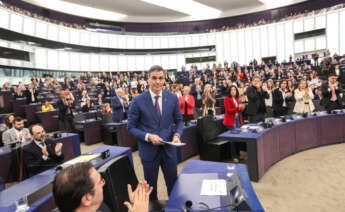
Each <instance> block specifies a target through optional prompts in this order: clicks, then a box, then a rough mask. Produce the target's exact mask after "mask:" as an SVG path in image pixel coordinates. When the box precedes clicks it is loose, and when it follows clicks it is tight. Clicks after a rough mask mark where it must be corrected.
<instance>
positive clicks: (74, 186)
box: [53, 162, 95, 212]
mask: <svg viewBox="0 0 345 212" xmlns="http://www.w3.org/2000/svg"><path fill="white" fill-rule="evenodd" d="M92 167H93V165H92V163H90V162H84V163H78V164H75V165H72V166H69V167H67V168H66V169H64V170H62V171H61V172H59V173H58V174H56V176H55V179H54V182H53V195H54V199H55V204H56V206H57V207H58V208H59V210H60V211H61V212H73V211H75V209H77V208H78V207H79V206H80V201H81V199H82V197H83V196H84V195H85V194H92V195H93V194H94V190H93V189H94V186H95V185H94V183H93V181H92V179H91V178H90V170H91V168H92Z"/></svg>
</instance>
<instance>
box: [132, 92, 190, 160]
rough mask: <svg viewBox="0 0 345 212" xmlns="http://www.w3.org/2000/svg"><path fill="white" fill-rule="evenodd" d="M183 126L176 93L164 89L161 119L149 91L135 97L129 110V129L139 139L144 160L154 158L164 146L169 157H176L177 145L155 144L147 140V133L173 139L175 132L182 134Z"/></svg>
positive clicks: (168, 139) (140, 151) (166, 139)
mask: <svg viewBox="0 0 345 212" xmlns="http://www.w3.org/2000/svg"><path fill="white" fill-rule="evenodd" d="M174 125H175V126H174ZM183 127H184V126H183V119H182V115H181V110H180V105H179V102H178V99H177V96H176V95H175V94H173V93H171V92H169V91H165V90H163V92H162V117H161V120H159V119H158V116H157V113H156V110H155V108H154V105H153V102H152V98H151V94H150V92H149V91H145V92H144V93H142V94H140V95H139V96H137V97H135V98H134V99H133V101H132V103H131V106H130V108H129V112H128V123H127V129H128V132H129V134H130V135H132V136H133V137H134V138H136V139H137V140H138V141H139V142H138V146H139V155H140V157H141V158H142V160H145V161H152V160H154V159H155V158H156V155H157V153H158V152H159V151H158V150H159V149H160V148H162V147H163V149H164V151H165V152H166V154H167V155H168V156H169V157H172V158H175V159H176V147H174V146H171V145H163V146H162V147H161V146H154V145H152V144H151V143H149V142H146V141H145V135H146V133H153V134H156V135H159V136H160V137H161V138H162V139H164V140H165V141H171V140H172V137H173V135H174V133H178V134H179V135H180V136H181V135H182V132H183Z"/></svg>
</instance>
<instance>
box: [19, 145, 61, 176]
mask: <svg viewBox="0 0 345 212" xmlns="http://www.w3.org/2000/svg"><path fill="white" fill-rule="evenodd" d="M45 143H46V146H47V151H48V153H49V157H48V159H47V160H43V158H42V155H43V154H42V149H41V148H40V147H39V146H38V145H37V144H36V143H35V142H34V141H31V142H30V143H29V144H28V145H26V146H24V151H23V159H24V163H25V166H26V168H27V171H28V175H29V177H31V176H33V175H36V174H38V173H41V172H43V171H45V170H48V169H50V168H52V167H54V166H57V165H58V164H60V163H61V162H62V161H63V159H64V155H63V153H62V154H61V155H60V156H57V155H56V154H55V141H53V140H50V139H46V140H45Z"/></svg>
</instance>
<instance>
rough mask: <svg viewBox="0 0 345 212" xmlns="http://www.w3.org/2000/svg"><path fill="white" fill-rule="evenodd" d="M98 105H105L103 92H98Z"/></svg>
mask: <svg viewBox="0 0 345 212" xmlns="http://www.w3.org/2000/svg"><path fill="white" fill-rule="evenodd" d="M96 105H103V96H102V94H98V96H97V102H96Z"/></svg>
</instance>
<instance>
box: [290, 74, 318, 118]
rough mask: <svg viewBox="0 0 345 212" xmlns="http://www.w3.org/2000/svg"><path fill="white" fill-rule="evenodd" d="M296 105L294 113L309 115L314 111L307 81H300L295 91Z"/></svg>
mask: <svg viewBox="0 0 345 212" xmlns="http://www.w3.org/2000/svg"><path fill="white" fill-rule="evenodd" d="M295 99H296V104H295V108H294V111H293V112H295V113H299V114H303V113H311V112H313V111H314V110H315V107H314V103H313V99H314V94H313V91H312V90H311V88H308V84H307V81H305V80H301V81H300V82H299V85H298V89H296V90H295Z"/></svg>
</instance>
